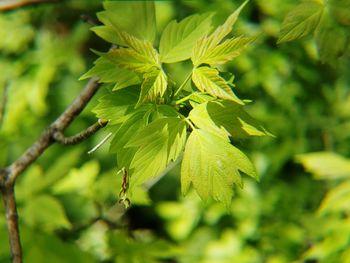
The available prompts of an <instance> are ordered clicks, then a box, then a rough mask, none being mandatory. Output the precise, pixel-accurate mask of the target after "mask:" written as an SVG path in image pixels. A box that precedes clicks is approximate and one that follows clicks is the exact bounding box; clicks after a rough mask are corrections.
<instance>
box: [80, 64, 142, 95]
mask: <svg viewBox="0 0 350 263" xmlns="http://www.w3.org/2000/svg"><path fill="white" fill-rule="evenodd" d="M94 64H95V65H94V66H93V67H92V68H91V69H90V70H89V71H88V72H86V73H85V74H84V75H83V76H81V77H80V79H79V80H83V79H87V78H91V77H98V78H99V82H101V83H113V82H115V83H116V85H115V86H114V88H113V90H118V89H123V88H126V87H129V86H132V85H136V84H139V83H141V79H140V77H139V76H138V75H137V74H135V73H133V72H131V71H129V70H126V69H123V68H120V67H118V66H116V65H115V64H114V63H112V62H111V61H110V60H108V59H106V58H104V57H99V58H98V59H97V60H96V61H95V62H94Z"/></svg>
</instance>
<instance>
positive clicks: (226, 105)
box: [189, 101, 273, 138]
mask: <svg viewBox="0 0 350 263" xmlns="http://www.w3.org/2000/svg"><path fill="white" fill-rule="evenodd" d="M189 118H190V119H191V121H192V122H193V123H194V124H195V125H196V126H197V127H198V128H200V129H203V130H205V131H208V132H213V133H216V134H218V135H221V136H223V137H226V136H227V135H231V136H232V137H233V138H246V137H248V136H273V135H272V134H271V133H269V132H267V131H266V130H265V129H264V128H263V127H262V126H261V125H260V124H259V123H258V122H257V121H256V120H254V119H253V118H252V117H251V116H250V115H249V114H248V113H247V112H245V111H244V109H243V107H242V106H241V105H238V104H237V103H234V102H231V101H210V102H205V103H202V104H200V105H198V106H197V107H195V108H194V109H193V110H192V111H191V112H190V114H189Z"/></svg>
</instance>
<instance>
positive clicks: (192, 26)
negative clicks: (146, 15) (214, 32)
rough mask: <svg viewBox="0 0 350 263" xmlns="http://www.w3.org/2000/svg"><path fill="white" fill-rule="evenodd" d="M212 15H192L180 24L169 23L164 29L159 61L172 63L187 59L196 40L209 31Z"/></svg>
mask: <svg viewBox="0 0 350 263" xmlns="http://www.w3.org/2000/svg"><path fill="white" fill-rule="evenodd" d="M211 19H212V14H202V15H192V16H189V17H187V18H185V19H183V20H182V21H181V22H179V23H178V22H176V21H175V20H174V21H172V22H170V23H169V24H168V25H167V27H166V28H165V29H164V31H163V33H162V36H161V39H160V44H159V51H160V56H161V61H162V62H165V63H174V62H178V61H182V60H186V59H189V58H190V56H191V51H192V48H193V45H194V44H195V42H196V40H197V39H198V38H199V37H200V36H203V35H205V34H206V33H208V32H209V31H210V29H211Z"/></svg>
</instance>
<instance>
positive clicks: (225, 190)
mask: <svg viewBox="0 0 350 263" xmlns="http://www.w3.org/2000/svg"><path fill="white" fill-rule="evenodd" d="M239 171H242V172H244V173H246V174H247V175H250V176H252V177H254V178H257V174H256V172H255V169H254V166H253V165H252V163H251V162H250V160H249V159H248V158H247V157H246V156H245V155H244V154H243V153H242V152H241V151H240V150H238V149H237V148H236V147H234V146H233V145H231V144H230V143H229V140H228V138H226V139H224V138H223V137H220V136H218V135H215V134H213V133H210V132H207V131H204V130H201V129H196V130H194V131H192V133H191V135H190V136H189V138H188V141H187V144H186V147H185V153H184V157H183V161H182V165H181V189H182V193H183V194H186V193H187V191H188V189H189V187H190V184H192V185H193V187H194V188H195V189H196V191H197V193H198V195H199V196H200V197H201V198H202V199H203V200H207V199H208V198H209V197H212V198H213V199H214V200H216V201H220V202H223V203H225V204H226V205H229V204H230V202H231V198H232V195H233V186H234V185H238V186H240V187H242V186H243V182H242V179H241V176H240V173H239Z"/></svg>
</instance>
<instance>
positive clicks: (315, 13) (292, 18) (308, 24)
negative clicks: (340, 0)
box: [277, 0, 324, 43]
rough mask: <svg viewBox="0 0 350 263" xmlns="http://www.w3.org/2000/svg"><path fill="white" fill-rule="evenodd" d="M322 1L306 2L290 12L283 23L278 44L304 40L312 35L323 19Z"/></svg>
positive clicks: (312, 0)
mask: <svg viewBox="0 0 350 263" xmlns="http://www.w3.org/2000/svg"><path fill="white" fill-rule="evenodd" d="M323 11H324V6H323V3H322V1H319V0H310V1H305V2H302V3H301V4H299V5H298V6H297V7H295V8H294V9H293V10H292V11H291V12H289V13H288V14H287V16H286V18H285V19H284V21H283V24H282V28H281V32H280V36H279V38H278V41H277V43H282V42H287V41H291V40H294V39H299V38H302V37H303V36H306V35H308V34H310V33H312V32H313V31H314V30H315V29H316V27H317V25H318V24H319V21H320V19H321V17H322V14H323Z"/></svg>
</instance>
